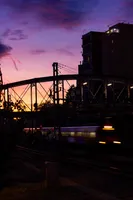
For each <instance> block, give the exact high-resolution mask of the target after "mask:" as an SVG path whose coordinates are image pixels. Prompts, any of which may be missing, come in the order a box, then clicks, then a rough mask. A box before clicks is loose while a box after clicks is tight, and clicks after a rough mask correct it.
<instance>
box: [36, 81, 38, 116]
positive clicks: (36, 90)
mask: <svg viewBox="0 0 133 200" xmlns="http://www.w3.org/2000/svg"><path fill="white" fill-rule="evenodd" d="M37 110H38V102H37V83H35V111H36V112H37Z"/></svg>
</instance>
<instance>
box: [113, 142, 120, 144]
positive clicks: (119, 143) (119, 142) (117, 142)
mask: <svg viewBox="0 0 133 200" xmlns="http://www.w3.org/2000/svg"><path fill="white" fill-rule="evenodd" d="M113 143H114V144H121V142H120V141H113Z"/></svg>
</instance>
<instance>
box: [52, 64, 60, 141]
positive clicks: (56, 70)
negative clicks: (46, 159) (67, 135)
mask: <svg viewBox="0 0 133 200" xmlns="http://www.w3.org/2000/svg"><path fill="white" fill-rule="evenodd" d="M58 67H59V66H58V63H57V62H54V63H53V78H54V80H53V101H54V108H55V109H57V110H56V111H55V113H56V114H55V118H54V119H55V120H54V134H56V131H57V132H58V135H59V138H60V136H61V130H60V97H59V92H60V87H59V84H60V82H59V80H58V76H59V68H58Z"/></svg>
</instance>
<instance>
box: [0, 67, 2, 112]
mask: <svg viewBox="0 0 133 200" xmlns="http://www.w3.org/2000/svg"><path fill="white" fill-rule="evenodd" d="M2 85H3V77H2V72H1V68H0V109H1V107H2V101H3V98H2V88H1V87H2Z"/></svg>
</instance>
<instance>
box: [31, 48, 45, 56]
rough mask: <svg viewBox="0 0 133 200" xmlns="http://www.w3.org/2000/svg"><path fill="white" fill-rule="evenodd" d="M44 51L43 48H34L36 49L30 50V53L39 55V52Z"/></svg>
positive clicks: (42, 52)
mask: <svg viewBox="0 0 133 200" xmlns="http://www.w3.org/2000/svg"><path fill="white" fill-rule="evenodd" d="M44 53H46V51H45V50H43V49H36V50H32V51H31V54H33V55H41V54H44Z"/></svg>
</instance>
